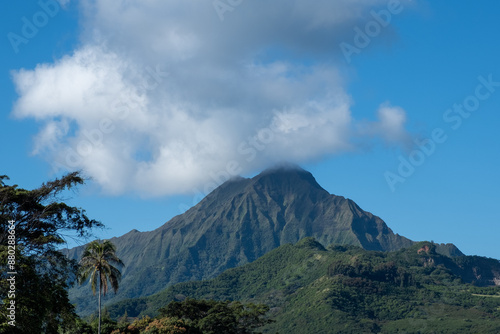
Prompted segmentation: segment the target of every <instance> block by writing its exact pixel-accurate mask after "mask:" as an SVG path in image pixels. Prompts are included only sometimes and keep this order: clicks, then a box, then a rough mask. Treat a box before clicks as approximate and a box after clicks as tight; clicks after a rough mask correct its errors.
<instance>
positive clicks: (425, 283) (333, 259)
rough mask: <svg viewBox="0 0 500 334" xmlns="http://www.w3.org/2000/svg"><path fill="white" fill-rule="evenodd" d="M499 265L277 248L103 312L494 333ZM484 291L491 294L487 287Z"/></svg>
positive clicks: (428, 255) (404, 254)
mask: <svg viewBox="0 0 500 334" xmlns="http://www.w3.org/2000/svg"><path fill="white" fill-rule="evenodd" d="M499 274H500V264H499V261H497V260H494V259H488V258H483V257H477V256H459V257H453V258H450V257H447V256H444V255H440V254H438V253H437V252H436V245H435V244H432V243H429V242H421V243H417V244H415V245H413V246H411V247H409V248H407V249H402V250H399V251H394V252H379V251H366V250H363V249H362V248H359V247H356V246H330V247H328V248H327V249H325V248H324V247H323V246H322V245H321V244H319V243H318V242H316V241H315V240H314V239H313V238H305V239H303V240H301V241H300V242H299V243H297V244H295V245H291V244H287V245H283V246H281V247H279V248H277V249H275V250H273V251H271V252H269V253H268V254H266V255H264V256H262V257H261V258H259V259H258V260H256V261H255V262H253V263H250V264H248V265H245V266H242V267H239V268H234V269H229V270H227V271H225V272H224V273H223V274H221V275H219V276H218V277H217V278H215V279H212V280H206V281H197V282H186V283H179V284H176V285H174V286H171V287H169V288H167V289H165V290H163V291H161V292H160V293H157V294H155V295H152V296H149V297H146V298H139V299H130V300H125V301H122V302H119V303H117V304H114V305H111V306H110V307H109V308H108V309H109V312H110V313H111V315H112V316H114V317H118V316H121V315H123V314H124V313H125V312H127V313H128V315H129V316H141V315H146V314H147V315H151V316H155V315H157V313H158V309H160V308H161V307H164V306H165V305H167V304H168V303H169V302H170V301H173V300H183V299H184V298H186V297H190V298H196V299H216V300H239V301H243V302H255V303H265V304H267V305H268V306H269V307H270V315H271V318H273V319H274V320H275V322H274V323H272V324H270V325H267V326H266V327H264V328H262V330H263V331H264V332H266V333H276V332H279V333H290V334H291V333H297V334H299V333H300V334H304V333H499V332H500V298H496V297H500V288H499V287H491V285H494V282H495V281H497V282H498V277H499ZM488 285H490V287H488Z"/></svg>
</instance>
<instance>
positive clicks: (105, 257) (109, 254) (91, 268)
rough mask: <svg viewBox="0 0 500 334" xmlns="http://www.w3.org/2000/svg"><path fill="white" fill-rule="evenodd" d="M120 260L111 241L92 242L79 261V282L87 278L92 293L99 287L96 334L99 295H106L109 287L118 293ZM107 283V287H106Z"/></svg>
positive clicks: (99, 329) (99, 328) (99, 331)
mask: <svg viewBox="0 0 500 334" xmlns="http://www.w3.org/2000/svg"><path fill="white" fill-rule="evenodd" d="M123 266H124V264H123V262H122V260H120V259H119V258H118V256H116V247H115V245H114V244H113V243H111V241H109V240H105V241H103V242H101V241H98V240H94V241H92V242H91V243H89V244H88V245H87V247H86V248H85V251H84V252H83V254H82V258H81V260H80V273H79V282H80V284H83V282H84V281H85V280H87V278H89V277H90V278H89V281H90V284H91V286H92V292H93V293H94V295H95V293H96V288H97V285H98V286H99V297H98V300H99V302H98V304H99V327H98V333H99V334H101V295H104V296H105V295H106V293H107V292H108V289H109V286H111V288H112V289H113V291H114V292H115V293H116V292H117V291H118V286H119V283H118V282H119V281H120V279H121V276H122V275H121V272H120V269H118V267H123ZM108 281H109V285H108Z"/></svg>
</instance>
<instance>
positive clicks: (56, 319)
mask: <svg viewBox="0 0 500 334" xmlns="http://www.w3.org/2000/svg"><path fill="white" fill-rule="evenodd" d="M8 180H9V178H8V177H7V176H5V175H4V176H0V259H1V262H0V266H1V267H0V270H1V272H0V279H1V281H0V287H1V289H0V300H1V301H2V304H1V305H0V313H2V314H4V315H5V314H9V313H8V312H7V307H9V305H11V304H12V302H13V301H14V305H15V312H14V313H15V320H14V322H11V323H10V324H9V321H12V318H10V319H9V318H7V319H2V323H1V325H0V331H1V332H4V333H9V332H11V333H40V332H44V333H57V331H58V328H59V327H61V326H62V327H64V326H65V325H66V324H69V323H71V322H74V320H75V318H76V315H75V313H74V307H73V305H71V303H70V302H69V299H68V293H67V291H66V288H67V287H68V286H69V285H71V284H73V282H74V281H75V278H76V273H77V268H78V266H77V263H76V261H74V260H70V259H68V258H67V257H66V256H64V254H62V253H61V251H60V250H58V247H60V246H61V245H62V244H64V243H65V233H69V234H75V235H76V237H86V236H90V235H91V229H92V228H94V227H102V226H103V225H102V224H101V223H100V222H98V221H96V220H93V219H90V218H88V217H87V215H86V213H85V210H83V209H81V208H77V207H72V206H70V205H67V204H66V203H64V202H63V201H62V200H61V197H62V195H63V194H64V192H65V191H67V190H71V189H74V188H75V187H77V186H79V185H82V184H84V181H85V180H84V179H83V178H82V177H81V175H80V174H79V173H78V172H74V173H70V174H67V175H65V176H63V177H61V178H58V179H55V180H53V181H50V182H46V183H44V184H42V185H41V186H40V187H39V188H36V189H33V190H26V189H23V188H20V187H19V186H18V185H15V184H14V185H8V184H7V181H8ZM9 242H10V243H9ZM9 273H11V274H9ZM7 278H10V279H11V280H12V282H15V283H14V285H11V284H10V283H9V281H7ZM12 287H13V288H14V290H12ZM9 291H11V292H12V291H13V292H15V293H14V294H10V295H9ZM13 324H15V326H13Z"/></svg>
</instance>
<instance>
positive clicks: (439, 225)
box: [0, 0, 500, 258]
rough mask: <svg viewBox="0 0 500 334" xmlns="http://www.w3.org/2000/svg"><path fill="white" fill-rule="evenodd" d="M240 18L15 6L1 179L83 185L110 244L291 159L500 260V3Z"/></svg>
mask: <svg viewBox="0 0 500 334" xmlns="http://www.w3.org/2000/svg"><path fill="white" fill-rule="evenodd" d="M214 3H215V4H217V8H215V7H214ZM232 3H233V5H228V2H225V1H219V2H211V1H207V2H203V3H200V2H195V1H180V0H179V1H170V2H167V3H164V2H162V1H149V2H142V3H141V2H134V1H132V2H130V1H116V2H112V3H111V4H110V3H109V2H106V1H103V0H94V1H81V2H78V3H77V2H73V1H62V2H58V3H56V2H55V1H51V0H42V1H41V2H36V1H28V2H26V1H24V2H16V3H12V4H10V5H9V9H8V10H6V11H3V12H2V14H1V15H2V19H1V21H0V22H1V23H0V26H1V29H2V30H1V33H2V36H4V37H3V38H2V41H1V50H2V52H1V56H0V57H1V63H0V64H1V71H0V85H1V89H2V99H1V100H0V108H1V119H0V139H1V141H2V143H3V145H1V148H0V156H1V159H2V162H1V166H2V170H1V171H0V174H7V175H8V176H9V177H10V178H11V181H12V182H14V183H17V184H19V185H20V186H22V187H25V188H33V187H36V186H38V185H39V184H41V183H42V182H44V181H46V180H48V179H51V178H54V177H56V176H58V175H61V174H62V173H64V172H67V171H69V170H73V169H81V170H83V171H84V172H85V174H86V175H88V176H90V177H92V181H89V182H88V183H87V185H86V186H85V187H82V188H80V190H79V191H78V193H74V194H68V196H71V197H72V198H71V199H70V202H71V203H72V204H73V205H77V206H81V207H83V208H85V209H86V210H87V213H88V214H89V216H91V217H92V218H96V219H99V220H101V221H102V222H103V223H105V225H106V226H107V227H108V229H107V230H105V231H96V233H98V235H99V236H101V237H103V238H106V237H111V236H119V235H122V234H124V233H126V232H128V231H129V230H131V229H133V228H135V229H138V230H141V231H146V230H152V229H154V228H156V227H158V226H160V225H162V224H163V223H164V222H166V221H167V220H168V219H170V218H171V217H173V216H174V215H177V214H179V213H181V211H182V209H183V208H185V207H187V206H192V205H193V204H194V203H196V202H197V201H198V200H199V199H201V196H203V194H205V193H206V192H207V191H210V189H212V187H213V184H214V177H213V176H214V175H224V176H225V175H229V174H232V173H233V172H234V173H236V172H238V173H239V174H242V175H244V176H253V175H255V174H256V173H258V172H259V171H261V170H262V169H264V168H266V167H269V166H272V165H273V164H274V163H276V162H278V161H283V160H287V161H291V162H295V163H298V164H300V165H301V166H302V167H303V168H305V169H307V170H309V171H311V172H312V173H313V175H314V176H315V177H316V179H317V180H318V182H319V183H320V184H321V185H322V186H323V187H324V188H325V189H326V190H328V191H329V192H330V193H333V194H336V195H342V196H345V197H348V198H351V199H353V200H354V201H356V202H357V203H358V204H359V205H360V206H361V207H362V208H363V209H365V210H367V211H370V212H372V213H374V214H376V215H378V216H380V217H381V218H382V219H384V220H385V221H386V223H387V224H388V225H389V227H391V228H392V229H393V231H394V232H396V233H399V234H401V235H404V236H406V237H408V238H411V239H413V240H434V241H436V242H452V243H454V244H456V245H457V246H458V247H459V248H460V249H461V250H462V251H463V252H465V253H466V254H477V255H483V256H489V257H494V258H500V250H498V247H496V245H497V236H498V235H500V227H499V226H500V224H499V223H500V221H499V218H498V215H497V214H496V211H495V209H496V208H497V207H498V203H499V202H500V195H499V192H498V186H499V185H500V177H499V176H498V173H497V170H498V169H499V167H500V160H499V155H498V152H499V148H500V138H499V136H498V135H497V124H499V121H500V116H499V113H498V112H499V111H500V67H499V65H498V59H500V46H499V44H498V43H497V42H496V41H497V39H498V32H499V31H500V22H499V21H498V19H497V14H498V12H499V10H500V4H498V2H495V1H493V0H490V1H483V2H481V3H479V4H470V3H467V2H465V1H460V2H451V1H438V2H430V1H429V2H426V1H401V2H399V3H398V2H397V1H379V0H366V1H359V2H356V5H353V4H352V3H351V2H350V1H326V0H322V1H317V2H314V3H313V4H312V5H311V3H310V2H307V1H305V0H297V1H293V2H291V1H285V0H275V1H273V2H264V1H253V2H250V1H246V0H243V1H241V2H232ZM234 4H236V5H234ZM373 13H379V14H378V16H377V15H375V16H374V14H373ZM384 13H385V14H387V13H390V22H388V23H387V24H386V23H385V22H384V21H380V20H383V19H384V17H385V18H386V19H387V16H384ZM376 17H378V20H377V18H376ZM386 21H388V20H386ZM30 28H31V30H30ZM367 29H368V30H367ZM370 29H372V30H370ZM359 31H361V32H362V34H364V37H363V36H361V34H360V33H359ZM356 43H357V44H356ZM346 47H347V49H346ZM353 48H356V52H351V53H349V52H347V53H346V50H351V51H352V50H354V49H353ZM343 50H344V51H343ZM497 82H498V83H497ZM464 104H465V105H464ZM461 105H462V106H461ZM460 108H461V109H460ZM415 141H417V142H420V143H423V144H425V145H424V148H421V147H419V146H418V145H417V144H415ZM402 161H403V162H402ZM215 179H217V177H215ZM72 244H73V243H72V242H70V245H72Z"/></svg>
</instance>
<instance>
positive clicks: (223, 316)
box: [158, 298, 272, 334]
mask: <svg viewBox="0 0 500 334" xmlns="http://www.w3.org/2000/svg"><path fill="white" fill-rule="evenodd" d="M158 311H159V313H160V317H164V318H165V317H166V318H174V319H181V320H183V321H184V323H185V324H186V328H187V333H188V334H191V333H192V334H199V333H206V334H216V333H226V334H252V333H255V332H254V329H256V328H258V327H261V326H263V325H265V324H268V323H271V322H272V321H271V320H270V319H268V318H267V317H265V315H266V313H267V312H268V311H269V307H268V306H267V305H264V304H252V303H249V304H242V303H240V302H238V301H234V302H230V301H224V302H223V301H216V300H196V299H191V298H186V299H185V300H183V301H182V302H177V301H173V302H171V303H169V304H168V305H167V306H165V307H163V308H160V309H159V310H158Z"/></svg>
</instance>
